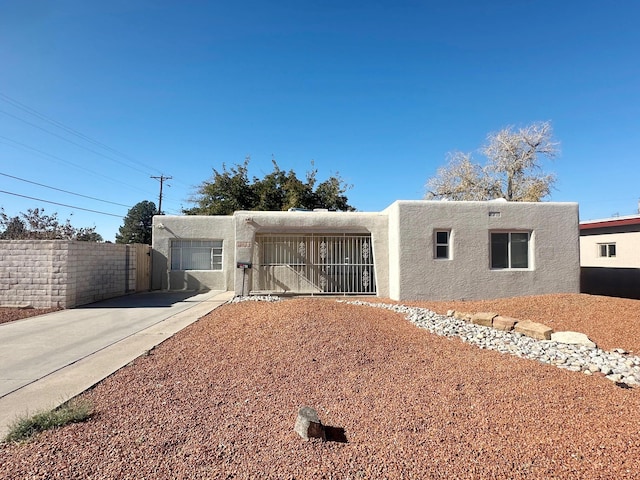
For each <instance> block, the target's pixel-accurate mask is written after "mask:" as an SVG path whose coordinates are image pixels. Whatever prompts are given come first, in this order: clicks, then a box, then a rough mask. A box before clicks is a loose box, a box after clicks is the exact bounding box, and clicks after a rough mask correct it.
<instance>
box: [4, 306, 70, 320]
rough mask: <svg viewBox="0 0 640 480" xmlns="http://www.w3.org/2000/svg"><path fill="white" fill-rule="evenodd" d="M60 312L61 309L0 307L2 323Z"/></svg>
mask: <svg viewBox="0 0 640 480" xmlns="http://www.w3.org/2000/svg"><path fill="white" fill-rule="evenodd" d="M58 310H60V309H59V308H5V307H0V323H7V322H13V321H15V320H22V319H23V318H29V317H35V316H37V315H44V314H45V313H51V312H55V311H58Z"/></svg>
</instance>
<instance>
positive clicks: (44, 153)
mask: <svg viewBox="0 0 640 480" xmlns="http://www.w3.org/2000/svg"><path fill="white" fill-rule="evenodd" d="M0 138H3V139H5V140H7V141H9V142H10V143H6V142H2V141H0V143H4V144H5V145H9V146H11V147H14V148H18V147H16V145H18V146H19V147H20V148H24V149H28V150H32V151H34V152H36V153H37V154H39V155H41V156H45V157H49V158H53V159H54V160H58V161H59V162H62V163H64V164H67V165H71V166H73V167H76V168H78V169H80V170H84V171H85V172H89V173H91V174H93V175H98V176H100V177H102V178H106V179H107V180H110V181H112V182H114V183H118V184H120V185H124V186H126V187H129V188H133V189H135V190H138V191H140V192H142V193H144V194H147V195H148V194H149V192H148V191H146V190H142V189H141V188H139V187H135V186H133V185H129V184H127V183H124V182H122V181H120V180H116V179H115V178H111V177H108V176H107V175H103V174H102V173H98V172H96V171H94V170H91V169H89V168H86V167H83V166H82V165H78V164H77V163H74V162H71V161H69V160H65V159H64V158H62V157H58V156H57V155H53V154H51V153H47V152H45V151H43V150H39V149H37V148H34V147H31V146H29V145H27V144H25V143H22V142H18V141H16V140H12V139H11V138H8V137H5V136H3V135H0ZM12 144H15V145H12Z"/></svg>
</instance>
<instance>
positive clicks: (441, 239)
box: [434, 230, 451, 259]
mask: <svg viewBox="0 0 640 480" xmlns="http://www.w3.org/2000/svg"><path fill="white" fill-rule="evenodd" d="M434 236H435V239H434V240H435V242H434V245H435V251H434V258H438V259H449V258H451V257H450V252H451V245H450V241H451V232H450V231H449V230H436V231H435V232H434Z"/></svg>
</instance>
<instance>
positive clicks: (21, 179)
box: [0, 172, 129, 208]
mask: <svg viewBox="0 0 640 480" xmlns="http://www.w3.org/2000/svg"><path fill="white" fill-rule="evenodd" d="M0 175H3V176H5V177H9V178H15V179H16V180H20V181H21V182H26V183H31V184H33V185H38V186H40V187H45V188H50V189H51V190H57V191H58V192H64V193H68V194H70V195H75V196H76V197H82V198H88V199H90V200H96V201H98V202H103V203H110V204H112V205H119V206H120V207H127V208H129V205H125V204H123V203H116V202H110V201H109V200H101V199H100V198H96V197H90V196H88V195H82V194H81V193H74V192H70V191H69V190H63V189H61V188H56V187H51V186H49V185H45V184H43V183H38V182H33V181H31V180H26V179H24V178H20V177H14V176H13V175H9V174H8V173H2V172H0Z"/></svg>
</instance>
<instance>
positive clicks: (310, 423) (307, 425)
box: [293, 407, 327, 441]
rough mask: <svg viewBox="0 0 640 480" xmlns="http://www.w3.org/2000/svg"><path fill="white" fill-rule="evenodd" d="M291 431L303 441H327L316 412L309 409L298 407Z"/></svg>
mask: <svg viewBox="0 0 640 480" xmlns="http://www.w3.org/2000/svg"><path fill="white" fill-rule="evenodd" d="M293 430H294V431H295V432H296V433H297V434H298V435H300V436H301V437H302V438H303V439H304V440H309V439H310V438H319V439H321V440H323V441H325V440H326V439H327V435H326V432H325V429H324V425H322V422H321V421H320V418H318V412H316V411H315V410H314V409H313V408H311V407H300V409H299V410H298V417H297V418H296V424H295V426H294V427H293Z"/></svg>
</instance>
